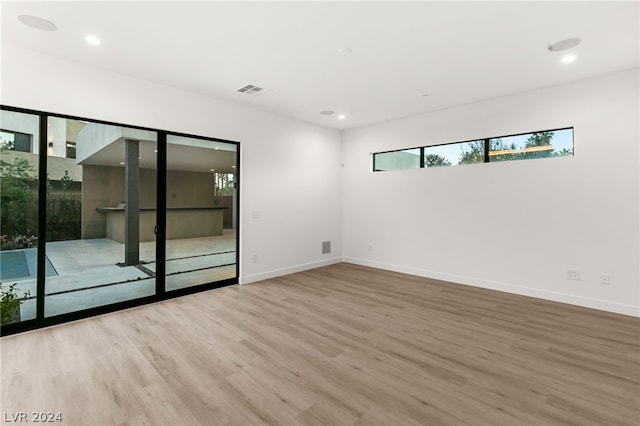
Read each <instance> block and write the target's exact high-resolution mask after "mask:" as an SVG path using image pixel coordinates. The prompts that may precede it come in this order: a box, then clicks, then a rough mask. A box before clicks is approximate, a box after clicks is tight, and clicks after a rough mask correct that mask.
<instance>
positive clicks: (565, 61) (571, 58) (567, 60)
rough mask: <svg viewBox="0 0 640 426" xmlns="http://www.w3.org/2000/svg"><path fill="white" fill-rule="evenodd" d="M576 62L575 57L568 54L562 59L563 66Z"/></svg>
mask: <svg viewBox="0 0 640 426" xmlns="http://www.w3.org/2000/svg"><path fill="white" fill-rule="evenodd" d="M575 60H576V55H572V54H568V55H565V56H563V57H562V60H561V61H562V63H563V64H570V63H571V62H573V61H575Z"/></svg>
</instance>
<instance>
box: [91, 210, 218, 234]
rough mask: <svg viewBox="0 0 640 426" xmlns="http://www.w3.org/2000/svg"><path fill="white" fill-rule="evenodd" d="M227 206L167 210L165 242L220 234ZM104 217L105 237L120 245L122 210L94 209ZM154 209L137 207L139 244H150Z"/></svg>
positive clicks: (122, 228)
mask: <svg viewBox="0 0 640 426" xmlns="http://www.w3.org/2000/svg"><path fill="white" fill-rule="evenodd" d="M226 209H227V207H175V208H167V240H176V239H180V238H197V237H210V236H213V235H222V220H223V219H222V214H223V211H224V210H226ZM96 211H97V212H99V213H104V214H106V215H107V232H106V235H107V238H110V239H112V240H114V241H117V242H119V243H124V240H125V230H124V207H97V208H96ZM155 226H156V209H154V208H140V242H143V241H154V240H155V239H156V236H155V234H154V232H153V228H154V227H155Z"/></svg>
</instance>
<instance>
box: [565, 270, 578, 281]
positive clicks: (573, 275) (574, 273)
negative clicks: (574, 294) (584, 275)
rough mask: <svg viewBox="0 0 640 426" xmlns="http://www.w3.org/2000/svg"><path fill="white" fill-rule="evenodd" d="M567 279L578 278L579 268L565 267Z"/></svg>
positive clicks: (573, 279) (576, 279)
mask: <svg viewBox="0 0 640 426" xmlns="http://www.w3.org/2000/svg"><path fill="white" fill-rule="evenodd" d="M567 279H568V280H572V281H579V280H580V270H578V269H567Z"/></svg>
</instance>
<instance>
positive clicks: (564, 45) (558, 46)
mask: <svg viewBox="0 0 640 426" xmlns="http://www.w3.org/2000/svg"><path fill="white" fill-rule="evenodd" d="M579 44H580V39H579V38H575V37H574V38H567V39H565V40H560V41H557V42H555V43H553V44H551V45H549V46H547V49H549V51H550V52H561V51H563V50H568V49H571V48H573V47H576V46H577V45H579Z"/></svg>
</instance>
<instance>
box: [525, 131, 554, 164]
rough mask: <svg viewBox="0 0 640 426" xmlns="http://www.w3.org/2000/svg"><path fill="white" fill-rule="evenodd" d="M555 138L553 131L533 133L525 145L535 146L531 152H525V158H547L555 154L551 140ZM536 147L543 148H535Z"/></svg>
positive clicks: (527, 146) (528, 146)
mask: <svg viewBox="0 0 640 426" xmlns="http://www.w3.org/2000/svg"><path fill="white" fill-rule="evenodd" d="M552 139H553V132H539V133H532V134H531V136H529V138H528V139H527V140H526V142H525V144H524V147H525V150H526V149H527V148H533V149H534V150H532V151H530V152H525V153H524V155H523V158H525V159H528V158H547V157H551V156H552V155H553V146H551V140H552ZM536 148H541V149H539V150H535V149H536Z"/></svg>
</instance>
